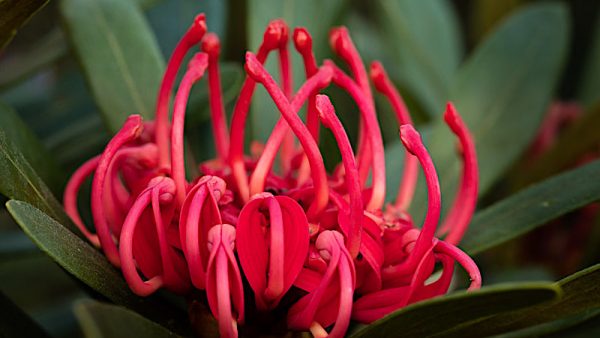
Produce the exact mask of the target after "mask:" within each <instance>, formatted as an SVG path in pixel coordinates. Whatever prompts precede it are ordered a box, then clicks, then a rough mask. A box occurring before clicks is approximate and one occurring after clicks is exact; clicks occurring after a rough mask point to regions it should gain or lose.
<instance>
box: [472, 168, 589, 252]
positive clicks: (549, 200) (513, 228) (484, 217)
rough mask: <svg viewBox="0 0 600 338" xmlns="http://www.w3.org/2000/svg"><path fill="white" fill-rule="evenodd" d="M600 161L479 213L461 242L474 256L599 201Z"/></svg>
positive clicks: (559, 176) (553, 179)
mask: <svg viewBox="0 0 600 338" xmlns="http://www.w3.org/2000/svg"><path fill="white" fill-rule="evenodd" d="M598 177H600V160H598V161H594V162H592V163H590V164H587V165H584V166H582V167H579V168H577V169H573V170H570V171H568V172H566V173H563V174H561V175H558V176H556V177H553V178H551V179H548V180H546V181H544V182H541V183H539V184H536V185H534V186H532V187H530V188H527V189H525V190H523V191H521V192H519V193H517V194H515V195H513V196H511V197H509V198H507V199H505V200H502V201H500V202H498V203H496V204H494V205H492V206H490V207H488V208H487V209H485V210H483V211H480V212H478V213H477V214H476V215H475V217H474V219H473V221H472V222H471V225H470V226H469V229H468V230H467V233H466V234H465V238H464V240H463V241H462V243H461V247H462V248H463V249H464V250H465V251H467V252H468V253H469V254H471V255H474V254H477V253H480V252H482V251H484V250H486V249H488V248H491V247H493V246H495V245H498V244H500V243H503V242H506V241H508V240H510V239H513V238H516V237H518V236H520V235H522V234H524V233H526V232H528V231H531V230H533V229H535V228H536V227H537V226H540V225H543V224H544V223H546V222H547V221H550V220H552V219H554V218H556V217H558V216H561V215H564V214H566V213H568V212H570V211H572V210H575V209H577V208H579V207H582V206H584V205H587V204H589V203H591V202H594V201H597V200H599V199H600V184H598Z"/></svg>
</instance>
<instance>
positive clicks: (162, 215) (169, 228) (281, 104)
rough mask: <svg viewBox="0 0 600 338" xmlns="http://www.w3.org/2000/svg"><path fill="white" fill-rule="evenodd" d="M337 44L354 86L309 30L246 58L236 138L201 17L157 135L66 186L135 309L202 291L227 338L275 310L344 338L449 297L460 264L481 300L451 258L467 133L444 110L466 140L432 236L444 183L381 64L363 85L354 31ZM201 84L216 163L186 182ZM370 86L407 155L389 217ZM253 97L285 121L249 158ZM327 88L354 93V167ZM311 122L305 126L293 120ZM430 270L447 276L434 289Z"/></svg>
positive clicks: (467, 192) (70, 203) (277, 27)
mask: <svg viewBox="0 0 600 338" xmlns="http://www.w3.org/2000/svg"><path fill="white" fill-rule="evenodd" d="M290 38H291V39H292V40H293V45H294V46H295V49H296V50H297V52H298V53H299V54H300V56H301V57H302V60H303V62H304V66H305V75H306V81H305V82H304V83H303V84H302V86H301V87H300V88H299V89H298V90H297V91H296V92H293V86H292V78H291V69H290V51H289V49H288V48H289V45H290V41H289V40H290ZM330 43H331V46H332V48H333V51H334V52H335V53H336V54H337V55H338V56H339V58H340V59H341V60H342V61H343V62H344V63H345V66H347V68H348V69H349V70H350V73H349V74H347V73H346V72H345V71H343V70H342V68H340V67H338V66H337V65H336V64H335V63H334V62H333V61H331V60H326V61H324V62H323V63H322V64H320V65H319V63H317V61H316V60H315V57H314V54H313V52H312V39H311V36H310V34H309V33H308V32H307V31H306V30H305V29H304V28H296V29H295V30H294V31H293V33H292V34H290V32H289V30H288V27H287V26H286V24H285V23H284V22H283V21H281V20H275V21H272V22H271V23H270V24H269V25H268V26H267V29H266V31H265V34H264V40H263V42H262V44H261V46H260V47H259V49H258V52H257V53H256V54H253V53H251V52H248V53H247V55H246V62H245V70H246V73H247V76H246V79H245V81H244V83H243V86H242V88H241V91H240V93H239V96H238V99H237V102H236V104H235V108H234V110H233V117H232V120H231V122H230V128H228V123H227V119H226V115H225V108H224V104H223V98H222V94H221V88H220V86H221V81H220V74H219V63H218V59H219V53H220V44H219V39H218V38H217V36H216V35H214V34H212V33H207V27H206V22H205V18H204V15H202V14H201V15H199V16H197V18H196V20H195V21H194V23H193V24H192V26H191V27H190V29H189V30H188V31H187V33H186V34H185V35H184V36H183V38H182V39H181V41H180V42H179V44H178V45H177V47H176V48H175V51H174V52H173V55H172V56H171V58H170V60H169V63H168V66H167V70H166V72H165V74H164V78H163V81H162V84H161V87H160V91H159V93H158V101H157V106H156V119H155V120H154V121H146V122H144V121H142V119H141V118H140V116H138V115H132V116H130V117H129V118H128V119H127V121H126V122H125V124H124V125H123V127H122V129H121V130H120V131H119V132H118V133H117V134H116V135H115V136H114V137H113V139H112V140H111V141H110V142H109V143H108V145H107V146H106V148H105V150H104V152H103V153H102V154H101V155H99V156H97V157H95V158H93V159H91V160H89V161H88V162H86V163H85V164H83V165H82V166H81V167H80V168H79V169H78V170H77V171H76V172H75V173H74V174H73V176H72V178H71V180H70V181H69V184H68V186H67V188H66V191H65V196H64V205H65V209H66V210H67V213H68V214H69V215H70V216H71V218H72V219H73V221H74V222H75V224H76V225H77V226H78V227H79V229H80V230H81V231H82V233H83V234H84V235H85V236H86V237H87V238H88V239H89V240H90V242H91V243H92V244H93V245H95V246H97V247H99V248H101V249H102V250H103V251H104V253H105V254H106V257H107V258H108V260H109V261H110V262H111V263H112V264H113V265H114V266H116V267H119V268H120V269H122V272H123V275H124V277H125V279H126V281H127V282H128V284H129V286H130V287H131V290H132V291H133V292H134V293H136V294H138V295H141V296H146V295H149V294H151V293H153V292H155V291H156V290H158V289H160V288H165V289H167V290H170V291H172V292H174V293H177V294H181V295H187V296H191V295H192V293H191V291H192V290H193V289H199V290H205V291H206V294H207V300H208V305H209V307H210V309H211V311H212V313H213V315H214V317H215V318H216V319H217V320H218V321H219V329H220V332H221V335H222V336H224V337H234V336H237V334H238V325H242V324H244V321H245V320H246V318H247V316H246V315H245V314H247V313H248V311H256V312H270V311H279V312H281V311H280V310H283V313H286V316H287V327H288V328H289V329H292V330H310V331H311V332H312V333H313V335H314V336H319V337H321V336H327V335H329V336H332V337H341V336H343V335H344V334H345V332H346V330H347V328H348V325H349V323H350V321H351V320H355V321H358V322H362V323H370V322H372V321H374V320H377V319H379V318H381V317H383V316H385V315H386V314H389V313H390V312H392V311H395V310H397V309H399V308H402V307H404V306H406V305H408V304H411V303H414V302H417V301H420V300H423V299H427V298H431V297H435V296H439V295H443V294H445V293H446V292H447V291H448V288H449V286H450V282H451V279H452V275H453V272H454V265H455V263H459V264H460V265H461V266H463V267H464V268H465V270H466V271H467V272H468V274H469V276H470V278H471V285H470V287H469V289H470V290H472V289H477V288H479V287H480V285H481V276H480V274H479V270H478V268H477V266H476V265H475V264H474V262H473V261H472V260H471V259H470V258H469V257H468V256H467V255H466V254H465V253H463V252H462V251H460V250H459V249H457V248H456V246H455V245H456V244H457V243H459V241H460V239H461V237H462V235H463V234H464V232H465V230H466V227H467V225H468V223H469V222H470V220H471V216H472V214H473V212H474V209H475V204H476V197H477V186H478V172H477V158H476V154H475V147H474V144H473V139H472V137H471V135H470V133H469V131H468V130H467V128H466V126H465V124H464V123H463V121H462V120H461V118H460V116H459V115H458V113H457V112H456V110H455V108H454V107H453V105H452V104H451V103H449V104H448V105H447V107H446V113H445V115H444V119H445V121H446V123H447V124H448V126H449V128H450V129H451V130H452V132H453V133H454V134H455V135H456V137H457V139H458V144H459V150H460V156H462V159H463V170H462V177H461V181H460V182H461V183H460V188H459V190H458V192H457V195H456V197H455V201H454V204H453V205H452V207H451V208H450V211H449V213H448V215H447V216H446V218H445V219H444V220H443V222H441V224H442V225H441V227H440V228H439V230H437V232H436V229H438V224H439V223H440V212H441V197H440V185H439V181H438V177H437V174H436V170H435V167H434V164H433V162H432V159H431V158H430V156H429V154H428V152H427V150H426V148H425V146H424V145H423V143H422V141H421V137H420V135H419V133H418V132H417V131H416V130H415V129H414V127H413V126H412V121H411V118H410V115H409V113H408V110H407V108H406V106H405V105H404V102H403V100H402V98H401V96H400V94H399V93H398V91H397V89H396V88H395V87H394V85H393V84H392V83H391V81H390V80H389V79H388V77H387V74H386V72H385V70H384V68H383V66H382V65H381V64H380V63H378V62H375V63H373V64H372V65H371V67H370V74H368V73H367V71H366V69H365V67H364V65H363V62H362V60H361V58H360V56H359V54H358V52H357V50H356V48H355V47H354V44H353V42H352V40H351V39H350V35H349V33H348V31H347V30H346V28H343V27H340V28H334V29H333V30H332V31H331V34H330ZM194 46H199V47H200V50H201V52H198V53H196V54H195V55H194V56H193V57H192V59H191V61H190V62H189V64H188V67H187V70H186V71H185V74H184V76H183V78H182V80H181V82H180V83H179V87H178V89H177V93H176V95H175V98H174V104H173V110H172V114H171V116H172V118H171V119H169V115H170V114H169V106H170V104H169V103H170V102H169V101H170V98H171V92H172V90H173V87H174V83H175V77H176V75H177V72H178V70H179V69H180V66H181V63H182V61H183V59H184V56H185V55H186V54H187V53H188V51H189V50H190V49H191V48H192V47H194ZM271 52H277V54H278V56H279V64H280V70H281V72H280V73H281V74H280V82H279V83H278V82H277V81H276V80H275V79H274V78H273V76H272V75H271V74H269V73H268V72H267V71H266V70H265V68H264V67H263V63H264V62H265V61H266V59H267V57H268V56H269V54H270V53H271ZM204 76H207V77H208V84H209V86H208V87H209V94H210V95H209V99H210V110H211V116H212V124H213V136H214V140H215V145H216V154H217V157H216V158H215V159H212V160H210V161H207V162H205V163H202V164H200V166H199V168H200V172H201V175H200V176H199V177H194V178H191V179H190V178H189V177H188V175H186V171H185V158H184V157H185V156H184V123H185V111H186V106H187V101H188V96H189V94H190V90H191V88H192V86H193V85H194V83H196V82H197V81H200V80H201V79H202V78H203V77H204ZM369 80H371V81H372V83H373V85H374V87H375V89H376V90H377V91H378V92H380V93H381V94H383V95H384V96H385V97H386V98H387V99H388V100H389V102H390V104H391V106H392V107H393V109H394V111H395V114H396V119H397V121H398V125H399V129H400V139H401V140H402V143H403V144H404V146H405V148H406V156H405V159H404V161H405V163H404V170H403V173H402V180H401V184H400V187H398V195H397V198H396V200H395V201H394V203H391V204H387V205H386V204H385V201H384V198H385V194H386V189H388V188H389V187H387V186H386V182H385V175H386V173H385V160H384V146H383V140H382V137H381V131H380V126H379V124H378V121H377V113H376V110H375V104H374V100H373V93H372V92H371V83H370V81H369ZM257 86H263V87H264V88H265V89H266V90H267V92H268V94H269V95H270V97H271V99H272V100H273V102H274V103H275V105H276V107H277V109H278V110H279V112H280V115H281V116H280V119H279V121H278V122H277V124H276V126H275V127H274V129H273V131H272V133H271V135H270V137H269V139H268V140H267V142H266V143H265V144H264V146H260V147H257V146H254V147H253V152H252V154H251V155H247V154H245V152H244V139H245V127H246V122H247V118H248V112H249V107H250V102H251V100H252V96H253V93H254V91H255V89H256V87H257ZM329 86H337V87H339V88H341V89H342V90H344V91H346V92H347V93H348V94H349V95H350V97H351V98H352V99H353V100H354V101H355V102H356V105H357V106H358V109H359V111H360V124H359V126H360V128H359V138H358V144H357V147H356V151H355V150H354V149H353V148H352V146H351V144H350V141H349V138H348V135H347V133H346V131H345V129H344V127H343V125H342V123H341V122H340V120H339V118H338V113H343V112H336V111H335V108H334V104H332V102H331V101H330V99H329V97H327V96H326V95H321V94H319V93H320V91H321V90H323V89H325V88H327V87H329ZM303 106H307V115H306V119H305V120H303V119H301V117H300V116H299V115H298V113H299V111H300V109H301V108H302V107H303ZM321 126H323V127H324V128H327V129H329V130H330V131H331V133H332V134H333V136H334V137H335V140H336V142H337V145H338V147H339V151H340V153H341V157H342V162H341V163H340V164H339V165H338V166H337V167H336V169H335V170H334V171H333V173H328V172H327V171H326V170H325V165H324V163H323V156H322V155H321V152H320V151H319V133H320V127H321ZM276 159H278V160H279V165H278V167H279V168H280V170H278V171H276V170H275V169H274V167H275V161H276ZM419 165H420V166H421V168H422V170H423V172H424V174H425V178H426V182H427V192H428V210H427V215H426V218H425V221H424V223H423V224H422V225H415V224H413V222H412V219H411V217H410V215H409V214H408V207H409V206H410V203H411V200H412V196H413V193H414V191H415V187H416V182H417V175H418V167H419ZM90 176H93V181H92V196H91V210H92V215H93V228H94V229H95V233H92V232H90V230H88V227H86V225H85V224H84V223H83V221H82V219H81V217H80V215H79V211H78V207H77V197H78V196H77V195H78V194H79V190H80V187H81V185H82V184H83V182H84V181H85V180H86V178H87V177H90ZM369 176H370V177H371V179H370V180H369ZM394 188H396V187H394ZM90 228H91V227H90ZM435 236H437V237H442V238H444V240H440V239H438V238H436V237H435ZM436 264H437V266H439V267H440V269H437V270H441V271H439V273H438V274H437V275H436V276H437V277H432V276H433V275H434V273H436ZM245 294H246V295H249V297H245ZM248 300H253V302H251V304H248ZM245 301H246V302H245Z"/></svg>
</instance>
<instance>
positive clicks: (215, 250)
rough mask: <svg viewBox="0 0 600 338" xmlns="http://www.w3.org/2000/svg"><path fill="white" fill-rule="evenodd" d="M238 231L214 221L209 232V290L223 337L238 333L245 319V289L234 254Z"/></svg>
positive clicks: (207, 288) (211, 305) (207, 278)
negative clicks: (238, 325)
mask: <svg viewBox="0 0 600 338" xmlns="http://www.w3.org/2000/svg"><path fill="white" fill-rule="evenodd" d="M235 235H236V233H235V228H234V227H233V226H232V225H229V224H219V225H215V226H214V227H212V228H211V229H210V231H209V232H208V242H207V247H208V249H209V251H210V258H209V260H208V268H207V277H206V284H207V286H206V291H207V296H208V304H209V306H210V310H211V312H212V313H213V316H215V318H217V320H218V321H219V333H220V335H221V337H237V334H238V333H237V323H240V324H243V322H244V290H243V285H242V278H241V275H240V270H239V269H238V267H237V262H236V260H235V256H234V254H233V250H234V247H235ZM234 312H237V314H234Z"/></svg>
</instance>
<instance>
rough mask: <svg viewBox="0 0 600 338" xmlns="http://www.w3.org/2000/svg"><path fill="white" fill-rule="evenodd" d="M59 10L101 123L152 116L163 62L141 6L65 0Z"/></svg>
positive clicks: (118, 124)
mask: <svg viewBox="0 0 600 338" xmlns="http://www.w3.org/2000/svg"><path fill="white" fill-rule="evenodd" d="M60 9H61V14H62V16H63V18H64V21H65V23H66V27H67V33H68V36H69V38H70V41H71V43H72V45H73V48H74V49H75V52H76V53H77V56H78V57H79V60H80V62H81V65H82V67H83V70H84V72H85V74H86V77H87V81H88V83H89V85H90V87H91V89H92V92H93V94H94V97H95V99H96V103H97V104H98V106H99V107H100V110H101V112H102V114H103V117H104V120H105V123H106V124H107V126H108V127H109V128H110V130H112V131H113V132H114V131H116V130H118V129H119V128H120V127H121V125H122V123H123V121H124V120H125V118H126V117H127V115H129V114H133V113H136V114H142V116H144V117H145V118H149V117H152V116H153V115H154V104H155V96H156V92H157V91H158V87H159V85H160V81H161V78H162V72H163V69H164V61H163V58H162V56H161V53H160V50H159V48H158V45H157V43H156V40H155V39H154V36H153V35H152V32H151V30H150V27H149V26H148V24H147V22H146V20H145V18H144V16H143V13H142V12H141V9H140V8H138V6H137V5H136V4H135V3H134V2H132V1H119V0H65V1H62V2H61V6H60Z"/></svg>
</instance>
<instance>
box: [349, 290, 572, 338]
mask: <svg viewBox="0 0 600 338" xmlns="http://www.w3.org/2000/svg"><path fill="white" fill-rule="evenodd" d="M560 294H561V290H560V288H559V287H558V286H555V285H553V284H552V283H519V284H504V285H497V286H491V287H486V288H483V289H481V290H477V291H472V292H457V293H454V294H451V295H448V296H443V297H438V298H433V299H430V300H426V301H423V302H419V303H415V304H413V305H410V306H407V307H405V308H403V309H400V310H398V311H396V312H393V313H392V314H390V315H387V316H386V317H384V318H382V319H380V320H378V321H375V322H373V323H371V324H370V325H368V326H366V327H365V328H363V329H361V330H359V331H358V332H356V333H355V334H353V335H352V336H351V337H352V338H358V337H393V336H397V335H398V334H399V333H401V334H402V336H405V337H426V336H427V337H428V336H431V335H433V334H435V333H437V332H439V331H442V330H446V329H449V328H453V327H455V326H456V325H459V324H461V323H464V322H467V321H470V320H473V319H476V318H485V317H488V316H490V315H493V314H497V313H503V312H509V311H514V310H516V309H521V308H527V307H529V306H532V305H534V304H539V303H543V302H546V301H550V300H553V299H556V298H557V297H559V295H560Z"/></svg>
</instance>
